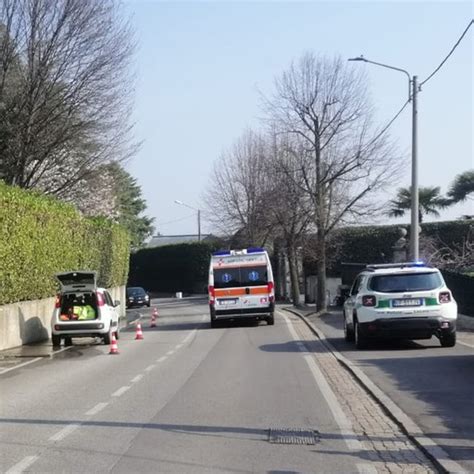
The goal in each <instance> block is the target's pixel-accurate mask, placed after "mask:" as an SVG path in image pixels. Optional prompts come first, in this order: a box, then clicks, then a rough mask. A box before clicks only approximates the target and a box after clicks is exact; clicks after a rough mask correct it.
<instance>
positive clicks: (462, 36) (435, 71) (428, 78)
mask: <svg viewBox="0 0 474 474" xmlns="http://www.w3.org/2000/svg"><path fill="white" fill-rule="evenodd" d="M473 23H474V20H471V21H470V22H469V24H468V25H467V27H466V29H465V30H464V32H463V34H462V35H461V37H460V38H459V39H458V41H457V42H456V44H455V45H454V46H453V48H452V49H451V51H450V52H449V54H448V55H447V56H446V57H445V58H444V59H443V61H441V64H440V65H439V66H438V67H437V68H436V69H435V70H434V71H433V72H432V73H431V74H430V75H429V76H428V77H427V78H426V79H425V80H424V81H423V82H422V83H421V84H420V87H421V86H422V85H423V84H425V83H426V82H428V81H429V80H430V79H431V78H432V77H433V76H434V75H435V74H436V73H437V72H438V71H439V70H440V69H441V68H442V66H443V64H444V63H445V62H446V61H447V60H448V59H449V57H450V56H451V54H453V53H454V50H455V49H456V48H457V47H458V45H459V43H460V42H461V41H462V39H463V38H464V36H465V35H466V33H467V31H468V30H469V28H470V27H471V26H472V25H473Z"/></svg>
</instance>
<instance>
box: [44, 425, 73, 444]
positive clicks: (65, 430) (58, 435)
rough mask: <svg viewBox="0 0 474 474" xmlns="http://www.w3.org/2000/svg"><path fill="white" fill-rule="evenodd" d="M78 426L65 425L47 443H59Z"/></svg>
mask: <svg viewBox="0 0 474 474" xmlns="http://www.w3.org/2000/svg"><path fill="white" fill-rule="evenodd" d="M79 426H80V425H77V424H76V425H67V426H65V427H64V428H63V429H62V430H60V431H58V432H57V433H56V434H55V435H53V436H51V437H50V438H49V441H61V440H62V439H64V438H65V437H66V436H67V435H70V434H71V433H72V432H73V431H75V430H77V428H79Z"/></svg>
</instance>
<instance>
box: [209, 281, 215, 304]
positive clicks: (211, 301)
mask: <svg viewBox="0 0 474 474" xmlns="http://www.w3.org/2000/svg"><path fill="white" fill-rule="evenodd" d="M215 302H216V291H215V290H214V287H213V286H212V285H209V304H212V305H213V304H215Z"/></svg>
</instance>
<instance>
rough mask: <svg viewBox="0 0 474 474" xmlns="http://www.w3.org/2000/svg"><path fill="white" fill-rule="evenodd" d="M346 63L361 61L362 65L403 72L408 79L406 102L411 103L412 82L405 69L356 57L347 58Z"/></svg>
mask: <svg viewBox="0 0 474 474" xmlns="http://www.w3.org/2000/svg"><path fill="white" fill-rule="evenodd" d="M348 61H362V62H364V63H369V64H375V65H376V66H380V67H385V68H387V69H393V70H394V71H399V72H403V74H406V76H407V77H408V100H409V101H411V82H412V79H411V76H410V73H409V72H408V71H405V69H401V68H399V67H395V66H390V65H388V64H383V63H378V62H376V61H371V60H370V59H366V58H364V56H358V57H356V58H349V59H348Z"/></svg>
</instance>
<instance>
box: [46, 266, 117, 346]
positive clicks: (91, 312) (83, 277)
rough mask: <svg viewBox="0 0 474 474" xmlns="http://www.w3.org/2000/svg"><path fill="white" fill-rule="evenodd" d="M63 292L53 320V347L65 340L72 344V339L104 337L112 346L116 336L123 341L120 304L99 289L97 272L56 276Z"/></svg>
mask: <svg viewBox="0 0 474 474" xmlns="http://www.w3.org/2000/svg"><path fill="white" fill-rule="evenodd" d="M56 278H57V279H58V280H59V283H60V286H61V290H60V292H59V293H58V295H57V297H56V304H55V308H54V311H53V317H52V321H51V339H52V342H53V346H59V345H60V344H61V340H64V342H65V343H66V344H70V343H71V338H72V337H100V338H102V340H103V341H104V344H110V342H111V339H112V334H114V333H115V335H116V337H117V338H119V335H120V328H119V313H118V311H117V307H118V306H119V305H120V301H112V298H111V296H110V294H109V292H108V291H107V290H105V289H104V288H97V285H96V273H95V272H85V271H77V272H68V273H60V274H58V275H56Z"/></svg>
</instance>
